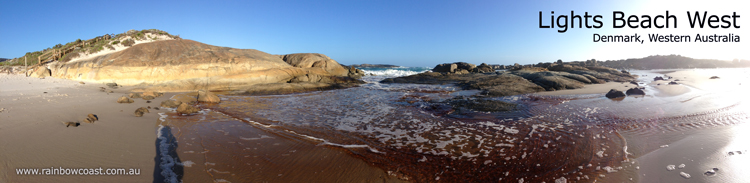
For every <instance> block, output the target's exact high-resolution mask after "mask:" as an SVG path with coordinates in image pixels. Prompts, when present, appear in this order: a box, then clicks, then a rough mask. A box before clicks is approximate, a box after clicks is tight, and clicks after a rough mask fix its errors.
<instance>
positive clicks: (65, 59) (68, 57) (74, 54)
mask: <svg viewBox="0 0 750 183" xmlns="http://www.w3.org/2000/svg"><path fill="white" fill-rule="evenodd" d="M78 55H80V53H78V51H74V52H70V53H68V54H65V55H64V56H63V57H62V58H61V59H60V61H62V62H68V61H70V60H72V59H73V58H75V57H78Z"/></svg>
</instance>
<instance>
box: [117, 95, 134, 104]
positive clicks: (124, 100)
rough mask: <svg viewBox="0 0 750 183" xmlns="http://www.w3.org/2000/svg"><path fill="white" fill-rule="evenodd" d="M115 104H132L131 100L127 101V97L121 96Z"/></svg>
mask: <svg viewBox="0 0 750 183" xmlns="http://www.w3.org/2000/svg"><path fill="white" fill-rule="evenodd" d="M117 103H133V99H129V98H128V97H125V96H122V97H120V98H119V99H117Z"/></svg>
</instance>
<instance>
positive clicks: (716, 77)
mask: <svg viewBox="0 0 750 183" xmlns="http://www.w3.org/2000/svg"><path fill="white" fill-rule="evenodd" d="M708 79H719V76H711V78H708Z"/></svg>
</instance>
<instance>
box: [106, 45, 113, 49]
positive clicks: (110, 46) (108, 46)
mask: <svg viewBox="0 0 750 183" xmlns="http://www.w3.org/2000/svg"><path fill="white" fill-rule="evenodd" d="M104 47H107V48H109V49H110V50H115V47H113V46H112V45H104Z"/></svg>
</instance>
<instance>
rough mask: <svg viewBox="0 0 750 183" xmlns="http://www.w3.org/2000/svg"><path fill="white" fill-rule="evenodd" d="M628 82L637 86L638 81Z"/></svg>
mask: <svg viewBox="0 0 750 183" xmlns="http://www.w3.org/2000/svg"><path fill="white" fill-rule="evenodd" d="M630 84H634V85H635V86H639V85H638V83H637V82H635V81H630Z"/></svg>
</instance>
